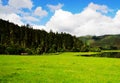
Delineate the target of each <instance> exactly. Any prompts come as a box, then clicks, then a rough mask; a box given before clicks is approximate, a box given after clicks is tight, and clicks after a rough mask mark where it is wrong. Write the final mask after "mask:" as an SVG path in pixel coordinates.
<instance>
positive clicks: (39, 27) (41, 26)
mask: <svg viewBox="0 0 120 83" xmlns="http://www.w3.org/2000/svg"><path fill="white" fill-rule="evenodd" d="M33 28H34V29H42V30H46V27H45V26H43V25H33Z"/></svg>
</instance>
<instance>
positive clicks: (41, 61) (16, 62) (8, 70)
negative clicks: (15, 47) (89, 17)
mask: <svg viewBox="0 0 120 83" xmlns="http://www.w3.org/2000/svg"><path fill="white" fill-rule="evenodd" d="M78 54H81V53H70V52H68V53H62V54H59V55H54V54H48V55H43V56H14V55H12V56H9V55H1V56H0V83H119V82H120V59H118V58H103V57H102V58H99V57H81V56H75V55H78ZM82 54H84V53H82Z"/></svg>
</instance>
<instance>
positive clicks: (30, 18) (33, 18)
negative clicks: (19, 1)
mask: <svg viewBox="0 0 120 83" xmlns="http://www.w3.org/2000/svg"><path fill="white" fill-rule="evenodd" d="M23 20H27V21H30V22H35V21H39V19H37V18H35V17H33V16H24V17H23Z"/></svg>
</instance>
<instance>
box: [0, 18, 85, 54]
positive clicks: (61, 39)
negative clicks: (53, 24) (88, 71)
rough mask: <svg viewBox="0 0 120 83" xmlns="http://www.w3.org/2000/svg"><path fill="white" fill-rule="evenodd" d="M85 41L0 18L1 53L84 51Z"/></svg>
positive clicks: (66, 34)
mask: <svg viewBox="0 0 120 83" xmlns="http://www.w3.org/2000/svg"><path fill="white" fill-rule="evenodd" d="M84 48H85V46H84V44H83V42H82V41H81V40H79V39H78V38H77V37H75V36H72V35H70V34H68V33H63V32H62V33H58V32H56V33H54V32H52V31H50V32H46V31H44V30H37V29H33V28H32V27H31V26H30V25H28V24H27V25H23V26H18V25H15V24H13V23H10V22H9V21H4V20H2V19H0V54H21V53H28V54H42V53H55V52H65V51H83V50H84Z"/></svg>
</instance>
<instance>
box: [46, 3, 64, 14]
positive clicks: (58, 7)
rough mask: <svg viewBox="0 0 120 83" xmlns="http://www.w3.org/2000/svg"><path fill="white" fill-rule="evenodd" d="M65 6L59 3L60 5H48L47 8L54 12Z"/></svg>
mask: <svg viewBox="0 0 120 83" xmlns="http://www.w3.org/2000/svg"><path fill="white" fill-rule="evenodd" d="M63 6H64V5H63V4H61V3H59V4H58V5H50V4H48V5H47V7H48V8H49V9H50V10H51V11H52V12H54V11H55V10H59V9H61V8H62V7H63Z"/></svg>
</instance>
